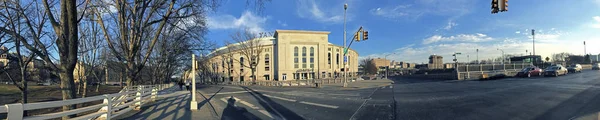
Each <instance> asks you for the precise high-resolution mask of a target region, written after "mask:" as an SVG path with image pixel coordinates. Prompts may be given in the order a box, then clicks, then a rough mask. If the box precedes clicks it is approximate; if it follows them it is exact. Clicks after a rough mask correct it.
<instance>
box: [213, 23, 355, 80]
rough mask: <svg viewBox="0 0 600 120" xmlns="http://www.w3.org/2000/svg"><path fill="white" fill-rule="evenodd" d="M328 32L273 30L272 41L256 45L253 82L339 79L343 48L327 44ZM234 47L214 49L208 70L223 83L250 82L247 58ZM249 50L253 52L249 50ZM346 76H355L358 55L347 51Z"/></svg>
mask: <svg viewBox="0 0 600 120" xmlns="http://www.w3.org/2000/svg"><path fill="white" fill-rule="evenodd" d="M328 35H329V32H325V31H302V30H276V31H275V34H274V35H273V36H272V37H263V38H257V39H254V40H252V41H260V45H261V46H260V47H259V48H260V49H262V52H260V57H257V58H258V59H257V60H254V61H257V62H256V63H257V64H256V74H255V75H256V80H259V81H264V80H266V81H269V80H275V81H285V80H303V79H313V78H315V79H320V78H334V77H343V73H344V70H343V69H342V68H343V66H344V61H343V60H344V59H343V47H342V46H338V45H334V44H331V43H329V36H328ZM240 44H244V43H236V44H232V45H229V46H225V47H221V48H219V49H216V50H215V51H213V52H212V53H211V54H209V55H208V57H209V58H208V59H209V60H208V61H209V63H208V64H209V66H210V69H211V71H212V72H213V73H216V74H217V75H218V76H220V77H219V78H220V79H221V80H224V81H250V80H252V78H251V76H252V73H251V69H250V68H249V67H248V66H249V65H248V61H247V60H251V59H248V58H245V56H247V55H243V54H241V52H240V51H242V50H241V49H242V48H240V47H236V46H239V45H240ZM233 48H236V49H233ZM250 49H253V48H250ZM347 55H348V61H347V62H348V65H347V66H348V68H347V69H348V71H349V72H348V76H349V77H352V76H355V75H356V73H357V72H358V53H357V52H356V51H354V50H352V49H349V50H348V53H347Z"/></svg>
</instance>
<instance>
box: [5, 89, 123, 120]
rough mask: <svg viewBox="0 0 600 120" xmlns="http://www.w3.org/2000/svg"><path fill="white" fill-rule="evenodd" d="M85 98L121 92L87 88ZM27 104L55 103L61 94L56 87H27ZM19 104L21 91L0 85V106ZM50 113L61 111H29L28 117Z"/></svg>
mask: <svg viewBox="0 0 600 120" xmlns="http://www.w3.org/2000/svg"><path fill="white" fill-rule="evenodd" d="M88 89H89V90H88V91H87V94H88V95H87V96H96V95H102V94H111V93H117V92H119V91H120V90H121V87H119V86H103V85H101V86H100V89H99V92H96V91H95V90H96V86H88ZM28 98H29V101H28V102H29V103H32V102H45V101H56V100H62V94H61V92H60V87H59V86H58V85H52V86H37V85H33V86H29V95H28ZM77 98H81V95H77ZM18 102H21V91H19V89H18V88H17V87H15V86H14V85H0V105H4V104H11V103H18ZM100 102H102V101H94V102H91V103H86V104H84V106H87V105H91V104H97V103H100ZM52 111H61V109H60V108H52V109H42V110H34V111H29V115H36V114H42V113H48V112H52ZM5 118H6V114H0V119H5Z"/></svg>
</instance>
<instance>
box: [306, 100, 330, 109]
mask: <svg viewBox="0 0 600 120" xmlns="http://www.w3.org/2000/svg"><path fill="white" fill-rule="evenodd" d="M300 103H302V104H309V105H314V106H321V107H326V108H333V109H337V108H338V106H333V105H325V104H319V103H313V102H306V101H300Z"/></svg>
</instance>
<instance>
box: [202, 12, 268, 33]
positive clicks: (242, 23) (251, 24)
mask: <svg viewBox="0 0 600 120" xmlns="http://www.w3.org/2000/svg"><path fill="white" fill-rule="evenodd" d="M207 21H208V23H207V24H208V28H209V29H240V28H246V29H248V30H250V31H251V32H253V33H259V32H263V31H265V29H264V28H263V27H264V25H265V23H266V21H267V18H266V17H261V16H257V15H256V14H253V13H252V12H250V11H245V12H244V13H242V15H241V16H240V17H239V18H236V17H234V16H233V15H219V16H209V17H208V18H207Z"/></svg>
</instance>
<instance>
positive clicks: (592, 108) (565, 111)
mask: <svg viewBox="0 0 600 120" xmlns="http://www.w3.org/2000/svg"><path fill="white" fill-rule="evenodd" d="M598 83H599V82H595V83H590V84H592V85H598ZM598 106H600V89H598V88H595V87H590V88H588V89H586V90H584V91H581V92H580V93H578V94H576V95H574V96H571V97H570V98H569V99H567V100H565V101H563V102H561V103H560V104H558V105H556V106H555V107H553V108H551V109H549V110H548V111H546V112H544V113H543V114H541V115H539V116H537V117H536V118H535V119H537V120H565V119H575V118H578V117H584V116H588V115H594V114H595V113H598V112H599V111H600V107H598ZM595 119H598V117H595Z"/></svg>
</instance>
